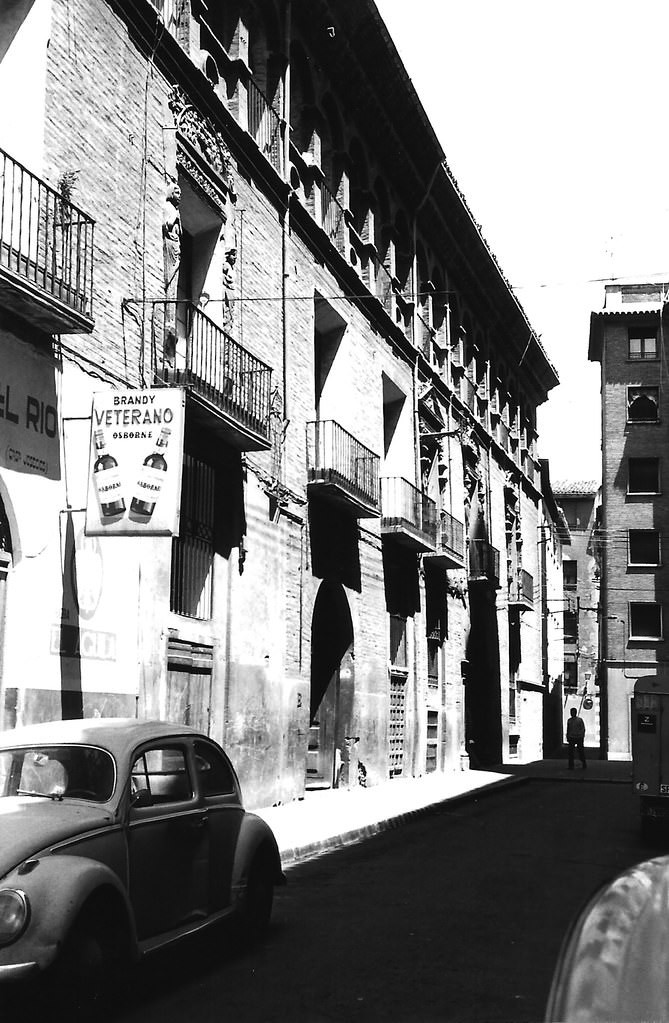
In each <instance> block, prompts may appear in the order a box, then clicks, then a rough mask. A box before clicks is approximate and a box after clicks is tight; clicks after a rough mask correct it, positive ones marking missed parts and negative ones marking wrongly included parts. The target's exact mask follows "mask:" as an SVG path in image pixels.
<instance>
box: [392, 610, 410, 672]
mask: <svg viewBox="0 0 669 1023" xmlns="http://www.w3.org/2000/svg"><path fill="white" fill-rule="evenodd" d="M390 663H391V664H392V666H393V668H400V669H406V668H407V667H408V664H407V620H406V618H401V617H400V616H399V615H391V616H390Z"/></svg>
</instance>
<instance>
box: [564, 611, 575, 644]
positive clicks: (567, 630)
mask: <svg viewBox="0 0 669 1023" xmlns="http://www.w3.org/2000/svg"><path fill="white" fill-rule="evenodd" d="M564 638H565V639H577V638H578V612H576V611H565V613H564Z"/></svg>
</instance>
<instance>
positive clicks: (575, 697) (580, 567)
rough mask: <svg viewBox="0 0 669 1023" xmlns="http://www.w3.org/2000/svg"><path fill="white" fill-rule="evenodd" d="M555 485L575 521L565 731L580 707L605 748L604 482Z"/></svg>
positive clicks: (592, 739)
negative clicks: (602, 645) (602, 649)
mask: <svg viewBox="0 0 669 1023" xmlns="http://www.w3.org/2000/svg"><path fill="white" fill-rule="evenodd" d="M553 489H554V493H555V499H556V501H557V503H558V505H559V507H560V508H561V510H562V512H563V513H564V517H565V519H566V522H567V526H568V527H569V546H568V547H565V551H564V561H563V572H564V594H563V604H562V620H563V629H564V669H563V680H562V688H563V701H562V736H564V735H565V731H566V727H567V720H568V718H569V715H570V713H571V708H572V707H576V710H577V711H578V713H579V715H580V716H581V717H582V718H583V721H584V722H585V727H586V743H587V745H588V746H590V747H595V748H599V746H600V693H601V685H600V682H601V678H600V656H601V654H600V646H599V631H600V629H599V627H600V617H601V606H600V602H599V586H600V576H601V527H600V513H601V503H600V487H599V484H598V483H597V482H596V481H594V480H573V481H568V480H559V481H558V482H556V483H555V485H554V488H553Z"/></svg>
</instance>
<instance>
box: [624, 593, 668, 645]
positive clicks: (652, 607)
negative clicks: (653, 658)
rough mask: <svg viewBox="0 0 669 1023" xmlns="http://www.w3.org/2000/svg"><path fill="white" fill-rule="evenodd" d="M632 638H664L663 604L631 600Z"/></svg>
mask: <svg viewBox="0 0 669 1023" xmlns="http://www.w3.org/2000/svg"><path fill="white" fill-rule="evenodd" d="M630 639H662V605H661V604H656V603H651V602H650V601H648V602H643V603H642V602H641V601H639V602H638V603H636V602H635V601H630Z"/></svg>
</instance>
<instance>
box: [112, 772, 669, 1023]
mask: <svg viewBox="0 0 669 1023" xmlns="http://www.w3.org/2000/svg"><path fill="white" fill-rule="evenodd" d="M659 851H660V850H659V849H658V848H657V847H653V848H649V847H647V846H642V845H641V842H640V839H639V830H638V817H637V808H636V805H635V801H634V798H633V797H632V795H631V791H630V788H629V786H628V785H621V784H614V783H606V782H601V781H599V782H595V781H589V780H588V779H587V776H585V775H581V773H580V772H575V774H574V776H573V777H572V779H571V780H570V781H544V780H532V781H526V782H524V783H522V784H519V785H517V786H514V787H512V788H510V789H506V790H502V791H499V792H496V793H490V794H486V795H483V796H480V797H478V798H476V799H472V801H471V802H467V803H463V804H459V805H456V806H446V805H444V806H443V807H441V808H440V809H438V810H436V811H433V812H430V813H429V814H427V815H425V816H423V817H420V818H418V819H413V820H411V821H409V822H408V823H405V824H403V825H402V826H401V827H398V828H396V829H394V830H392V831H389V832H387V833H385V834H383V835H379V836H377V837H375V838H373V839H370V840H369V841H367V842H365V843H363V844H361V845H359V846H355V847H352V848H349V849H345V850H343V851H340V852H337V853H333V854H331V855H328V856H324V857H321V858H320V859H317V860H314V861H312V862H310V863H306V864H303V865H302V866H299V867H296V868H294V869H293V870H291V871H290V872H289V884H288V886H287V887H286V888H285V889H282V890H281V891H280V892H279V893H278V897H277V900H276V911H275V916H274V922H273V925H272V928H271V930H270V932H269V934H268V936H267V938H266V940H265V941H264V942H263V943H262V945H261V946H260V947H259V948H256V949H255V950H254V951H248V952H239V951H235V949H234V947H232V943H231V939H230V938H229V937H228V936H227V935H226V934H225V933H217V934H216V935H211V934H210V935H209V936H208V937H207V939H206V940H198V941H197V942H193V943H192V946H191V947H189V949H188V951H187V952H184V951H183V950H176V949H175V950H173V951H171V952H170V953H169V954H163V955H161V956H159V957H156V958H155V959H154V960H153V962H152V963H148V964H146V965H145V966H144V967H143V968H142V970H141V972H140V973H139V974H138V981H137V984H136V986H135V993H134V996H133V998H132V999H131V1000H124V1001H123V1003H122V1004H121V1005H120V1006H119V1007H118V1008H117V1009H116V1010H114V1011H112V1012H111V1014H110V1017H109V1018H110V1019H112V1020H113V1021H114V1023H121V1021H122V1023H140V1021H141V1023H159V1021H160V1023H177V1021H179V1023H182V1021H183V1020H184V1019H187V1020H189V1021H198V1023H199V1021H201V1023H214V1021H216V1023H219V1021H223V1020H229V1021H231V1023H270V1021H272V1023H273V1021H281V1023H286V1021H290V1023H332V1021H347V1023H348V1021H361V1023H362V1021H365V1023H374V1021H377V1020H379V1021H381V1020H384V1021H392V1023H414V1021H416V1023H432V1021H435V1023H437V1021H439V1023H442V1021H451V1020H452V1021H457V1023H497V1021H510V1023H526V1021H533V1023H534V1021H538V1020H541V1019H542V1018H543V1012H544V1007H545V1003H546V998H547V994H548V988H549V984H550V978H551V974H552V970H553V967H554V964H555V960H556V957H557V954H558V951H559V948H560V943H561V940H562V937H563V935H564V933H565V931H566V929H567V926H568V924H569V922H570V920H571V918H572V917H573V915H574V914H575V913H576V911H577V910H578V909H579V907H580V906H581V905H582V904H583V902H584V901H585V900H586V899H587V898H588V897H589V896H590V895H591V893H592V892H593V891H594V890H595V889H596V888H597V887H598V886H599V885H600V884H601V883H603V882H604V881H605V880H607V879H609V878H610V877H612V876H613V875H615V874H616V873H618V872H619V871H620V870H622V869H623V868H625V867H626V866H628V865H630V864H632V863H635V862H638V861H639V860H642V859H646V858H648V857H650V856H651V855H655V854H657V853H658V852H659ZM666 851H669V848H668V849H667V850H666Z"/></svg>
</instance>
